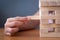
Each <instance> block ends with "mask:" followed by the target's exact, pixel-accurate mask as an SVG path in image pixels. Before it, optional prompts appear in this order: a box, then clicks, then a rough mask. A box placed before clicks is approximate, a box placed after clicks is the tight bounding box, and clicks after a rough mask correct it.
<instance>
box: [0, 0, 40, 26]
mask: <svg viewBox="0 0 60 40" xmlns="http://www.w3.org/2000/svg"><path fill="white" fill-rule="evenodd" d="M38 6H39V0H0V27H3V26H4V23H5V22H6V19H7V18H8V17H15V16H27V15H33V14H34V13H35V12H36V11H38V10H39V8H38Z"/></svg>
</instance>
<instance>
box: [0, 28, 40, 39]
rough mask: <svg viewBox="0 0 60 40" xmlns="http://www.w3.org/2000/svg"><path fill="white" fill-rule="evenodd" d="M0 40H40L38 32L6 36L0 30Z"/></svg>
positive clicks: (30, 31)
mask: <svg viewBox="0 0 60 40" xmlns="http://www.w3.org/2000/svg"><path fill="white" fill-rule="evenodd" d="M0 40H40V37H39V30H27V31H21V32H18V33H16V34H15V35H14V36H6V35H4V34H3V29H0Z"/></svg>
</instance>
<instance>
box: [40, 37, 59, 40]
mask: <svg viewBox="0 0 60 40" xmlns="http://www.w3.org/2000/svg"><path fill="white" fill-rule="evenodd" d="M40 40H60V37H40Z"/></svg>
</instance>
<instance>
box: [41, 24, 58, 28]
mask: <svg viewBox="0 0 60 40" xmlns="http://www.w3.org/2000/svg"><path fill="white" fill-rule="evenodd" d="M50 27H54V28H55V27H58V26H57V25H56V24H40V28H50Z"/></svg>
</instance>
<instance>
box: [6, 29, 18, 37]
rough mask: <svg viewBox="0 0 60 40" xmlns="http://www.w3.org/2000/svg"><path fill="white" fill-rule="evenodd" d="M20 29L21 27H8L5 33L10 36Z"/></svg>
mask: <svg viewBox="0 0 60 40" xmlns="http://www.w3.org/2000/svg"><path fill="white" fill-rule="evenodd" d="M18 31H19V28H7V29H5V34H6V35H9V36H10V35H12V34H14V33H16V32H18Z"/></svg>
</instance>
